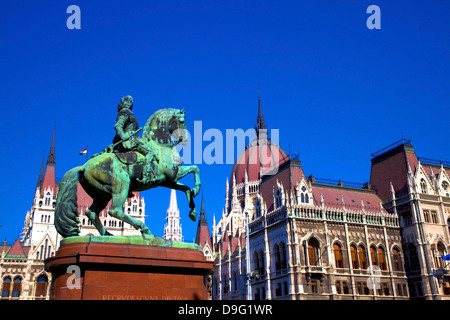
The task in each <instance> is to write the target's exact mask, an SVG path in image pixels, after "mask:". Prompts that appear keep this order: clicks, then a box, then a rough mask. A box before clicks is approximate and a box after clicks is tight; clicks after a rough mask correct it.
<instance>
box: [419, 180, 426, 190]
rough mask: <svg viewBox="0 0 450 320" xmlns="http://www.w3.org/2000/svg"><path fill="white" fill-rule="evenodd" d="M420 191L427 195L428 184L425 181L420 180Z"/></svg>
mask: <svg viewBox="0 0 450 320" xmlns="http://www.w3.org/2000/svg"><path fill="white" fill-rule="evenodd" d="M420 190H421V191H422V193H427V183H426V182H425V180H424V179H422V180H420Z"/></svg>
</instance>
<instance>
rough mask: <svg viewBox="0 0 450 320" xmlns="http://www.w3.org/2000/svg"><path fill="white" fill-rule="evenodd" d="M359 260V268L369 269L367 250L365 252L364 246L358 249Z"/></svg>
mask: <svg viewBox="0 0 450 320" xmlns="http://www.w3.org/2000/svg"><path fill="white" fill-rule="evenodd" d="M358 260H359V267H360V268H361V269H367V258H366V250H364V247H363V246H362V245H360V246H359V247H358Z"/></svg>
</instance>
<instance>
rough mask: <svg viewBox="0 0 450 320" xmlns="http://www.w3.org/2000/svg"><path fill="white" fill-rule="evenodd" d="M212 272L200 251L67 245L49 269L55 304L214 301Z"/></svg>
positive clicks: (85, 244)
mask: <svg viewBox="0 0 450 320" xmlns="http://www.w3.org/2000/svg"><path fill="white" fill-rule="evenodd" d="M70 266H72V267H70ZM69 267H70V268H69ZM212 267H213V263H212V262H210V261H207V260H206V259H205V257H204V255H203V253H202V252H201V251H200V250H197V249H186V248H173V247H159V246H149V245H140V244H137V245H136V244H121V243H119V244H116V243H96V242H81V243H69V244H64V245H61V247H60V249H59V250H58V252H57V253H56V255H55V256H54V257H52V258H49V259H48V260H46V264H45V268H46V270H49V271H50V272H51V273H52V284H51V289H50V299H52V300H196V299H200V300H203V299H208V292H207V289H206V286H205V276H206V275H207V274H208V273H209V272H210V271H211V269H212ZM68 268H69V273H68ZM77 268H79V269H77ZM75 269H77V270H79V271H80V272H79V277H78V275H77V274H76V273H72V272H73V270H75ZM76 276H77V277H78V280H76ZM76 281H77V282H76ZM76 284H79V287H78V288H76V287H75V288H74V286H75V285H76Z"/></svg>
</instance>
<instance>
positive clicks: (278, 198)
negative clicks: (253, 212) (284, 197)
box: [275, 188, 281, 208]
mask: <svg viewBox="0 0 450 320" xmlns="http://www.w3.org/2000/svg"><path fill="white" fill-rule="evenodd" d="M275 201H276V205H277V208H280V207H281V190H280V189H278V188H277V192H276V195H275Z"/></svg>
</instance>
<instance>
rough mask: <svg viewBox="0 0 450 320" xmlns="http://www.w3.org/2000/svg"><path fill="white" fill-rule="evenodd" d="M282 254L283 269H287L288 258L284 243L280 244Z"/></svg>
mask: <svg viewBox="0 0 450 320" xmlns="http://www.w3.org/2000/svg"><path fill="white" fill-rule="evenodd" d="M280 254H281V269H286V267H287V264H286V261H287V257H286V245H285V244H284V242H281V244H280Z"/></svg>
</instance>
